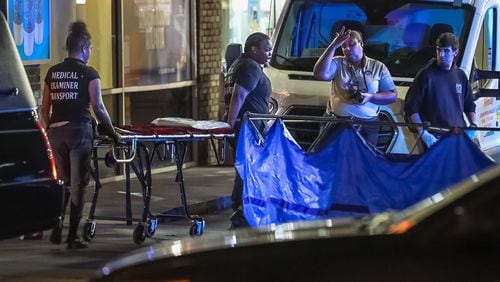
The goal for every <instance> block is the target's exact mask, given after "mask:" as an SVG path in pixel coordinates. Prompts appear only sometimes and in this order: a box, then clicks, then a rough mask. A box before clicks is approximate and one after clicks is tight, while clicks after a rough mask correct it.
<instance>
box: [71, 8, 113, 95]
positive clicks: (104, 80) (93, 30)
mask: <svg viewBox="0 0 500 282" xmlns="http://www.w3.org/2000/svg"><path fill="white" fill-rule="evenodd" d="M76 14H77V15H76V16H77V18H78V19H81V20H83V21H84V22H86V23H87V26H88V29H89V32H90V34H91V35H92V56H90V60H89V62H88V64H89V65H90V66H92V67H94V68H95V69H96V70H97V71H98V72H99V75H100V76H101V87H102V88H103V89H110V88H114V87H117V86H118V85H116V76H115V73H117V71H116V65H115V64H114V63H113V58H114V54H115V52H113V46H114V44H113V39H114V38H115V36H113V5H112V1H111V0H107V1H103V0H87V1H85V4H77V5H76Z"/></svg>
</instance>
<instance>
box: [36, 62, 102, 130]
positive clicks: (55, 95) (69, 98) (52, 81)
mask: <svg viewBox="0 0 500 282" xmlns="http://www.w3.org/2000/svg"><path fill="white" fill-rule="evenodd" d="M99 78H100V77H99V73H98V72H97V71H96V70H95V69H94V68H92V67H89V66H87V65H86V64H85V63H84V62H83V61H81V60H78V59H75V58H66V59H65V60H64V61H63V62H62V63H59V64H56V65H54V66H52V67H51V68H50V69H49V71H48V72H47V75H46V76H45V80H44V81H45V84H46V85H47V86H48V87H49V89H50V93H49V94H50V99H51V103H52V114H51V116H50V123H54V122H60V121H70V122H90V118H91V115H90V97H89V82H90V81H92V80H94V79H99Z"/></svg>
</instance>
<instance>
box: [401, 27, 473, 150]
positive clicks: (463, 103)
mask: <svg viewBox="0 0 500 282" xmlns="http://www.w3.org/2000/svg"><path fill="white" fill-rule="evenodd" d="M458 47H459V42H458V39H457V38H456V37H455V35H454V34H453V33H443V34H441V35H440V36H439V37H438V39H437V40H436V57H437V58H436V59H432V60H431V61H430V62H429V64H428V65H427V66H426V67H425V68H423V69H422V70H420V71H419V72H418V73H417V76H416V77H415V79H414V81H413V83H412V85H411V86H410V89H409V90H408V93H407V95H406V99H405V115H406V116H407V117H408V118H409V119H410V121H411V122H413V123H422V120H423V121H427V122H430V123H431V125H433V126H438V127H465V126H466V123H465V120H464V118H463V115H464V113H465V115H466V116H467V119H468V122H469V124H470V126H472V127H474V126H476V124H475V120H476V114H475V110H476V105H475V104H474V101H473V98H472V89H471V87H470V84H469V80H468V79H467V76H466V75H465V73H464V71H463V70H461V69H460V68H458V67H457V66H456V64H455V58H456V57H457V55H458ZM417 130H418V133H419V134H421V136H422V141H423V142H424V143H425V145H426V146H427V148H430V147H431V146H432V145H433V144H434V143H436V142H437V140H438V138H439V133H431V132H429V131H428V130H426V129H423V128H421V127H419V128H417Z"/></svg>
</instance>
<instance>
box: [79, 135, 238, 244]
mask: <svg viewBox="0 0 500 282" xmlns="http://www.w3.org/2000/svg"><path fill="white" fill-rule="evenodd" d="M165 128H169V129H174V130H173V131H174V132H173V133H169V134H163V133H162V132H161V129H162V127H161V126H151V127H142V128H141V129H142V130H143V131H150V132H148V133H147V134H141V133H140V132H136V131H132V130H131V129H132V127H125V128H119V127H116V128H115V130H116V132H117V134H118V136H119V142H118V144H117V145H115V144H113V142H111V140H110V139H109V138H106V137H99V138H97V139H96V140H95V141H94V146H93V150H92V166H93V167H92V168H91V173H92V177H93V178H94V180H95V189H94V193H93V196H92V204H91V207H90V211H89V216H88V218H87V220H86V222H85V224H84V226H83V238H84V240H86V241H90V240H91V239H92V238H93V237H94V236H95V230H96V220H98V219H100V220H117V221H125V222H126V223H127V225H132V223H133V222H134V221H135V222H138V225H137V226H136V228H135V229H134V233H133V240H134V242H135V243H136V244H141V243H142V242H144V241H145V239H146V238H151V237H152V236H153V235H154V233H155V231H156V229H157V227H158V217H183V218H186V219H189V220H191V221H192V225H191V227H190V230H189V234H190V235H192V236H201V235H202V234H203V230H204V228H205V221H204V219H203V218H202V217H200V216H198V215H193V214H191V213H190V211H189V207H188V204H187V196H186V190H185V182H184V175H183V165H184V162H185V157H186V153H187V149H188V146H189V144H190V143H193V142H199V141H209V142H210V144H211V147H212V150H213V151H214V153H215V156H216V160H217V163H218V164H219V165H220V164H222V163H224V161H225V157H226V155H225V152H226V146H227V140H228V139H230V138H234V133H233V132H232V130H227V129H214V130H199V129H193V128H185V127H172V126H170V127H165ZM144 129H146V130H144ZM176 129H177V130H176ZM167 131H169V130H167ZM216 142H218V143H219V144H221V143H222V146H221V148H220V151H218V149H219V148H218V146H217V145H216ZM148 143H149V144H152V145H153V149H152V150H151V151H150V150H149V148H148V147H147V146H146V144H148ZM160 147H163V155H161V154H160V152H159V148H160ZM99 148H109V150H110V152H109V153H108V154H107V156H106V157H105V158H104V159H103V158H98V156H97V150H98V149H99ZM167 152H168V153H170V157H168V156H167ZM155 154H156V155H157V156H158V158H159V160H160V161H165V160H167V159H170V160H171V161H173V162H175V165H176V171H177V174H176V177H175V182H177V183H178V184H179V189H180V197H181V202H182V206H183V211H184V215H182V216H181V215H171V214H163V213H156V214H154V213H152V212H151V210H150V202H151V196H152V182H153V180H152V163H153V160H154V158H155ZM120 155H121V156H120ZM102 160H104V161H105V162H108V163H109V162H112V163H113V162H116V163H119V164H124V166H125V171H124V174H125V217H112V216H103V215H96V214H95V211H96V206H97V200H98V196H99V190H100V189H101V187H102V184H101V183H100V181H99V164H98V162H99V161H102ZM131 170H132V171H133V172H134V174H135V176H136V177H137V179H138V181H139V183H140V185H141V190H142V195H143V199H142V200H143V204H144V205H143V209H142V215H141V217H140V218H134V217H132V207H131V187H130V186H131V185H130V173H131Z"/></svg>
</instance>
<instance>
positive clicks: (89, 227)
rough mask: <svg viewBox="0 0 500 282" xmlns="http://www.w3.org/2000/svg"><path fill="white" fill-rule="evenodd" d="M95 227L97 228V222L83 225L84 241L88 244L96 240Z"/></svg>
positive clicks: (88, 222) (93, 221)
mask: <svg viewBox="0 0 500 282" xmlns="http://www.w3.org/2000/svg"><path fill="white" fill-rule="evenodd" d="M95 227H96V223H95V220H92V221H87V222H85V224H84V225H83V232H82V233H83V234H82V235H83V236H82V237H83V240H85V241H86V242H90V240H92V238H94V236H95Z"/></svg>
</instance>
